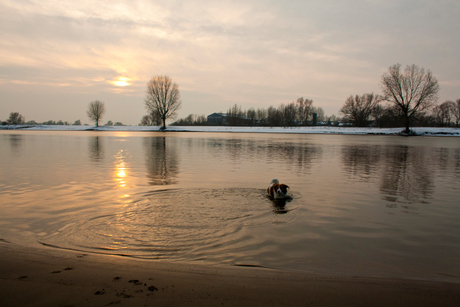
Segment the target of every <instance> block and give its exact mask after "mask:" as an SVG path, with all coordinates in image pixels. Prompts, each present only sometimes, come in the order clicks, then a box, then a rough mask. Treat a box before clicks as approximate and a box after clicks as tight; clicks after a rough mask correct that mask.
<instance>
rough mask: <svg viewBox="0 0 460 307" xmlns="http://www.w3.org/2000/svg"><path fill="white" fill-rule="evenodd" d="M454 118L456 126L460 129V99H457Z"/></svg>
mask: <svg viewBox="0 0 460 307" xmlns="http://www.w3.org/2000/svg"><path fill="white" fill-rule="evenodd" d="M453 115H454V118H455V126H457V127H458V124H459V122H460V99H457V100H456V101H455V112H454V114H453Z"/></svg>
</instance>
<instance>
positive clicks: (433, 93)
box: [381, 64, 439, 133]
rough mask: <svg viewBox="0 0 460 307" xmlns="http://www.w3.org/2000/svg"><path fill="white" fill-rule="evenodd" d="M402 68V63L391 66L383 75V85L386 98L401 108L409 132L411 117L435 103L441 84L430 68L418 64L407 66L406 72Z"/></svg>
mask: <svg viewBox="0 0 460 307" xmlns="http://www.w3.org/2000/svg"><path fill="white" fill-rule="evenodd" d="M400 69H401V65H400V64H396V65H393V66H391V67H390V68H389V69H388V72H387V73H384V74H383V75H382V81H381V82H382V83H381V87H382V91H383V94H384V95H385V96H386V97H385V99H386V100H387V101H389V102H391V103H393V104H394V105H395V106H397V107H398V108H399V109H400V110H401V112H402V115H403V117H404V122H405V128H406V130H405V132H406V133H409V132H410V122H411V119H412V118H413V117H414V116H415V115H417V114H418V113H423V112H424V111H426V110H428V109H430V108H431V107H432V106H434V105H435V103H436V101H437V99H438V96H437V94H438V92H439V84H438V80H436V78H435V77H434V76H433V74H432V73H431V71H429V70H428V71H427V72H425V69H423V68H421V67H418V66H416V65H411V66H407V67H406V69H405V70H404V72H401V71H400Z"/></svg>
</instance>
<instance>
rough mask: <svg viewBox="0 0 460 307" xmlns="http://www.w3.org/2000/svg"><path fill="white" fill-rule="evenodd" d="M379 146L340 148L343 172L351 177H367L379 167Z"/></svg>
mask: <svg viewBox="0 0 460 307" xmlns="http://www.w3.org/2000/svg"><path fill="white" fill-rule="evenodd" d="M380 149H381V148H380V146H369V145H355V146H344V147H343V148H342V163H343V165H344V169H345V172H346V173H348V174H350V175H352V176H361V177H368V176H369V175H370V174H372V173H373V172H375V171H377V170H378V167H379V165H380V156H381V150H380Z"/></svg>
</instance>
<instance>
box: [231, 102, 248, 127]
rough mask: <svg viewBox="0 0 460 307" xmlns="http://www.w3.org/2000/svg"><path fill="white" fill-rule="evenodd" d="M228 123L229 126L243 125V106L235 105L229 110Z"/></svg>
mask: <svg viewBox="0 0 460 307" xmlns="http://www.w3.org/2000/svg"><path fill="white" fill-rule="evenodd" d="M227 123H228V125H229V126H241V125H243V123H244V111H243V110H242V109H241V106H239V105H237V104H236V103H235V105H234V106H233V107H231V108H230V109H228V111H227Z"/></svg>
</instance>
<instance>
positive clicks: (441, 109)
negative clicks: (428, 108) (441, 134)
mask: <svg viewBox="0 0 460 307" xmlns="http://www.w3.org/2000/svg"><path fill="white" fill-rule="evenodd" d="M456 109H457V106H456V104H455V102H453V101H449V100H448V101H445V102H443V103H441V104H440V105H438V106H436V107H434V108H433V115H434V118H435V120H436V124H437V125H439V126H441V127H445V126H447V127H449V126H450V123H451V121H452V117H454V116H455V113H456V111H457V110H456Z"/></svg>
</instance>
